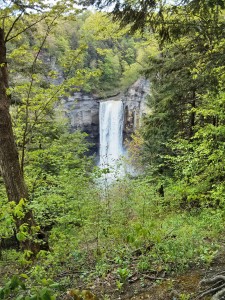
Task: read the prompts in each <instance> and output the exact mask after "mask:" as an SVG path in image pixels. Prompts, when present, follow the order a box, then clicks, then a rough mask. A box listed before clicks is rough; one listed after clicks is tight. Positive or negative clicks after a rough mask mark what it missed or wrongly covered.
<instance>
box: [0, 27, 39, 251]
mask: <svg viewBox="0 0 225 300" xmlns="http://www.w3.org/2000/svg"><path fill="white" fill-rule="evenodd" d="M7 88H8V71H7V61H6V45H5V41H4V30H3V29H2V28H0V168H1V174H2V177H3V181H4V184H5V187H6V192H7V196H8V200H9V201H14V202H15V203H16V204H18V203H19V202H20V200H21V199H25V200H27V201H28V191H27V188H26V184H25V181H24V178H23V174H22V172H21V168H20V164H19V155H18V151H17V147H16V143H15V139H14V135H13V129H12V121H11V116H10V113H9V107H10V97H9V96H8V94H7ZM14 218H15V224H16V230H17V232H19V230H20V229H19V227H20V226H21V225H22V224H24V223H26V224H28V227H29V231H28V233H30V234H32V232H31V231H32V227H33V226H35V222H34V218H33V214H32V211H30V210H27V211H26V212H25V214H24V217H22V218H18V217H16V216H15V217H14ZM21 248H22V249H28V250H31V251H32V252H33V253H34V254H36V253H37V252H38V251H39V250H40V245H39V244H38V243H35V242H32V239H27V240H25V241H23V242H21Z"/></svg>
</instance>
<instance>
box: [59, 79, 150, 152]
mask: <svg viewBox="0 0 225 300" xmlns="http://www.w3.org/2000/svg"><path fill="white" fill-rule="evenodd" d="M149 90H150V87H149V82H148V81H147V80H146V79H144V78H140V79H138V80H137V81H136V82H135V83H134V84H133V85H132V86H131V87H130V88H129V89H128V90H127V91H126V92H125V93H120V94H118V95H115V96H112V97H109V98H107V99H102V98H99V97H97V96H95V95H92V94H87V93H82V92H75V93H74V94H73V95H71V96H69V97H68V98H65V99H63V100H62V104H63V105H62V107H63V108H62V109H63V111H64V113H65V115H66V116H67V117H68V118H69V122H70V128H71V131H75V130H81V131H84V132H86V133H88V135H89V137H88V139H89V141H90V142H92V143H93V144H94V147H93V152H98V148H99V103H100V102H101V101H107V100H115V101H117V100H122V101H123V105H124V127H123V128H124V129H123V132H124V139H129V137H130V136H131V134H132V133H133V132H134V130H135V129H136V128H137V127H138V126H139V124H140V118H141V115H142V113H143V112H144V111H145V106H146V97H147V95H148V94H149Z"/></svg>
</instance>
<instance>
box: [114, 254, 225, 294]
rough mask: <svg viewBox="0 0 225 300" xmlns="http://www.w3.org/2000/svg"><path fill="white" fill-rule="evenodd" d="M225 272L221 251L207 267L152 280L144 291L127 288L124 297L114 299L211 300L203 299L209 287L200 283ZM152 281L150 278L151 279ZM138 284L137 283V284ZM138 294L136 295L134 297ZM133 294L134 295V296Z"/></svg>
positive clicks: (224, 257) (224, 262)
mask: <svg viewBox="0 0 225 300" xmlns="http://www.w3.org/2000/svg"><path fill="white" fill-rule="evenodd" d="M222 272H225V249H224V250H223V251H221V252H220V253H219V254H218V255H217V257H215V259H214V260H213V262H212V263H211V264H210V265H209V266H206V267H195V266H193V267H192V268H191V269H189V270H188V271H186V272H185V273H183V274H181V275H178V276H172V277H167V276H165V278H162V279H161V280H152V283H149V284H148V286H146V288H143V291H140V290H139V291H137V287H136V288H135V287H134V286H133V287H132V284H131V285H130V286H129V287H127V291H125V295H124V296H120V297H117V298H113V299H123V300H147V299H148V300H197V299H202V300H206V299H211V296H209V295H208V296H204V297H201V294H202V293H203V292H204V291H205V290H206V289H208V288H209V286H207V285H206V286H201V285H200V284H199V283H200V281H201V280H203V279H205V278H212V277H214V276H215V275H217V274H220V273H222ZM149 281H150V278H149ZM135 284H137V283H135ZM134 292H136V295H134ZM132 293H133V294H132Z"/></svg>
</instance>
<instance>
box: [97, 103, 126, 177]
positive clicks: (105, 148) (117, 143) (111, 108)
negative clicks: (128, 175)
mask: <svg viewBox="0 0 225 300" xmlns="http://www.w3.org/2000/svg"><path fill="white" fill-rule="evenodd" d="M123 123H124V110H123V103H122V101H104V102H101V103H100V111H99V125H100V163H99V164H100V168H101V169H103V170H104V171H105V172H104V174H107V178H108V179H109V181H110V180H111V181H112V180H113V179H116V178H118V177H120V176H122V173H123V170H122V169H123V167H122V166H121V162H120V159H121V156H122V154H123Z"/></svg>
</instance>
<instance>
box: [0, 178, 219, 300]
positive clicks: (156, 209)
mask: <svg viewBox="0 0 225 300" xmlns="http://www.w3.org/2000/svg"><path fill="white" fill-rule="evenodd" d="M172 190H173V189H171V187H168V188H167V189H165V196H164V197H161V196H160V194H159V193H158V192H157V191H156V189H155V188H154V186H151V185H150V184H149V182H148V180H147V179H146V180H143V179H135V180H134V179H129V178H128V179H123V180H122V181H118V182H115V183H114V184H112V185H110V187H108V186H107V192H104V193H103V192H102V191H101V190H100V189H99V188H98V187H96V185H95V184H94V183H92V184H90V185H88V186H87V188H86V189H85V188H84V189H83V190H82V192H81V193H78V192H77V190H76V193H74V196H73V197H72V189H71V191H69V192H68V193H69V194H70V198H69V199H68V200H67V201H68V203H67V204H65V205H67V208H65V210H64V213H59V214H58V209H59V205H62V206H63V203H64V201H65V198H63V197H62V199H61V202H60V200H59V199H57V201H58V206H56V207H55V206H54V200H53V204H52V206H51V209H49V207H48V205H49V203H46V204H45V205H46V208H47V211H48V219H47V220H46V224H47V225H49V224H48V222H47V221H48V220H52V219H53V220H54V224H52V228H51V230H50V231H49V242H50V247H51V251H49V252H45V251H42V252H41V253H40V254H39V256H38V258H37V260H36V261H35V262H32V261H30V260H29V257H27V256H24V254H22V253H20V252H16V251H15V250H5V251H2V258H1V261H2V266H1V273H2V275H3V272H4V275H3V276H2V280H1V284H2V285H3V287H4V284H5V285H7V282H8V285H9V279H10V278H11V277H12V276H15V275H17V276H19V277H18V278H19V280H17V281H16V282H17V285H16V288H15V290H14V291H12V290H7V292H6V293H5V294H4V293H3V292H2V295H4V297H3V296H2V298H1V296H0V298H1V299H14V298H13V297H14V296H12V295H17V296H18V295H19V296H21V298H18V299H42V298H41V296H40V295H42V294H43V295H45V294H46V295H49V297H52V298H43V299H55V298H57V297H58V299H67V298H66V297H67V296H66V295H68V293H70V292H71V289H72V290H73V289H79V293H81V292H82V290H84V289H90V290H93V291H95V292H96V293H97V294H98V295H101V297H103V298H104V295H106V294H107V289H108V288H107V285H108V286H109V285H110V289H113V290H115V291H116V290H117V291H119V292H120V291H122V290H123V289H124V288H125V287H126V286H127V285H128V284H129V283H130V282H132V280H134V278H137V277H138V278H139V279H140V284H142V285H144V280H145V276H147V275H148V276H149V275H151V276H155V277H156V278H158V277H160V276H161V277H162V276H166V275H167V274H173V273H177V272H181V271H183V270H185V269H187V268H188V267H190V266H193V265H195V266H196V265H202V264H210V263H211V262H212V260H213V258H214V257H215V255H216V253H217V252H218V250H219V248H220V243H219V240H220V236H221V233H223V230H224V225H225V215H224V211H223V209H222V208H217V209H215V208H213V207H211V208H210V207H204V206H201V207H197V208H190V207H189V208H188V209H184V208H182V207H180V203H179V194H177V195H175V194H174V193H173V192H171V191H172ZM41 197H42V196H41ZM53 199H54V198H53ZM35 203H36V204H35ZM35 203H34V204H33V205H36V206H37V203H38V198H37V199H36V202H35ZM50 203H51V202H50ZM68 208H69V209H68ZM54 209H55V211H54ZM37 211H38V210H37ZM44 211H45V206H44V204H43V202H42V209H41V210H39V212H40V215H38V214H37V216H36V217H37V219H38V218H40V219H41V218H43V212H44ZM49 214H50V215H49ZM11 280H12V279H11ZM13 280H14V281H15V278H14V279H13ZM21 280H22V282H23V284H21ZM25 287H26V288H25ZM43 289H44V290H43ZM68 291H69V292H68ZM66 292H67V293H66ZM74 293H75V292H74ZM77 293H78V292H77ZM32 295H33V296H34V298H28V296H29V297H31V296H32ZM37 295H39V296H37ZM10 297H11V298H10ZM23 297H24V298H23ZM25 297H27V298H25ZM35 297H36V298H35ZM38 297H39V298H38ZM46 297H47V296H46ZM79 297H81V298H80V299H86V298H84V297H86V296H79ZM82 297H83V298H82ZM15 299H17V298H16V296H15ZM68 299H69V298H68ZM74 299H76V298H74ZM87 299H89V298H87ZM93 299H94V298H93Z"/></svg>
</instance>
